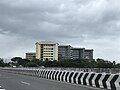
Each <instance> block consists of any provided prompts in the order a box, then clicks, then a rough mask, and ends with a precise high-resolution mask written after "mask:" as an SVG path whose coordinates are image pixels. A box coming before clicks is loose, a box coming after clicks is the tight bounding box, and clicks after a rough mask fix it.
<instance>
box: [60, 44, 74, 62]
mask: <svg viewBox="0 0 120 90" xmlns="http://www.w3.org/2000/svg"><path fill="white" fill-rule="evenodd" d="M71 48H72V47H71V46H70V45H61V46H58V58H59V60H64V59H71Z"/></svg>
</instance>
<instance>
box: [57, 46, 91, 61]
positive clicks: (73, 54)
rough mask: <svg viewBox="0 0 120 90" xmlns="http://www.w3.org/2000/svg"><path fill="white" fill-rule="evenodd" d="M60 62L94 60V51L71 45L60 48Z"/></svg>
mask: <svg viewBox="0 0 120 90" xmlns="http://www.w3.org/2000/svg"><path fill="white" fill-rule="evenodd" d="M58 57H59V60H64V59H73V60H75V59H93V49H85V48H73V47H71V46H70V45H67V46H58Z"/></svg>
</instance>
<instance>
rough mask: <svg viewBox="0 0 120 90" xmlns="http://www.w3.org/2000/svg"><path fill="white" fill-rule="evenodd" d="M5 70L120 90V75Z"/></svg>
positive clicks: (47, 70) (18, 69)
mask: <svg viewBox="0 0 120 90" xmlns="http://www.w3.org/2000/svg"><path fill="white" fill-rule="evenodd" d="M3 70H4V71H7V72H12V73H17V74H24V75H30V76H36V77H40V78H46V79H52V80H58V81H62V82H68V83H73V84H81V85H87V86H91V87H97V88H104V89H110V90H120V74H107V73H95V72H83V71H67V70H51V69H29V68H5V69H3Z"/></svg>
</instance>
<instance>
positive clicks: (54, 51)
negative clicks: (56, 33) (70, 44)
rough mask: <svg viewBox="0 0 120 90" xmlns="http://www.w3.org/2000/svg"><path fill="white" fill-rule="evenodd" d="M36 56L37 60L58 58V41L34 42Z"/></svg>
mask: <svg viewBox="0 0 120 90" xmlns="http://www.w3.org/2000/svg"><path fill="white" fill-rule="evenodd" d="M36 58H37V59H39V60H43V61H45V60H48V61H53V60H58V43H54V42H48V41H41V42H36Z"/></svg>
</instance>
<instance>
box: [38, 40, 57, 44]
mask: <svg viewBox="0 0 120 90" xmlns="http://www.w3.org/2000/svg"><path fill="white" fill-rule="evenodd" d="M36 43H39V44H58V43H55V42H52V41H40V42H36Z"/></svg>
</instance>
